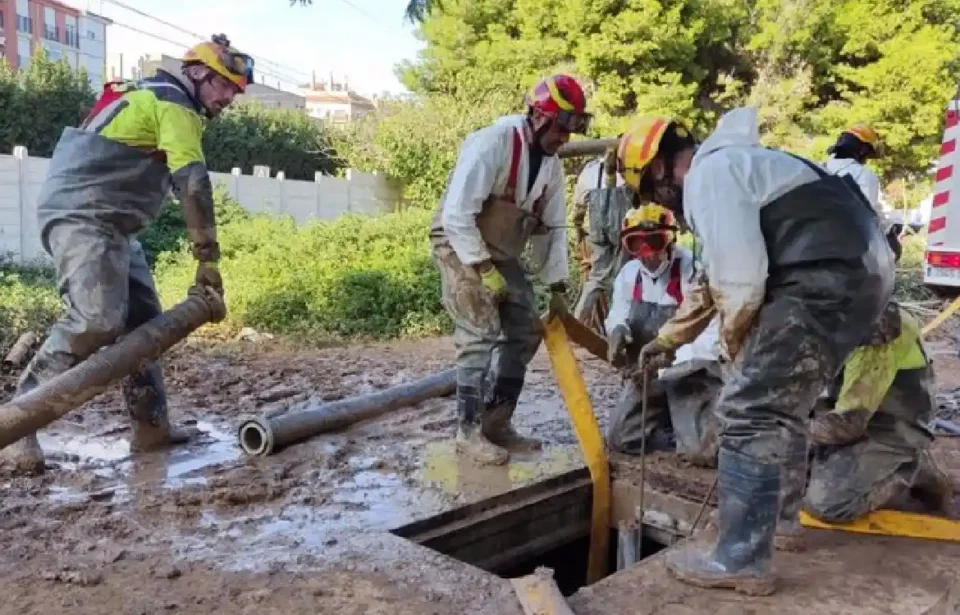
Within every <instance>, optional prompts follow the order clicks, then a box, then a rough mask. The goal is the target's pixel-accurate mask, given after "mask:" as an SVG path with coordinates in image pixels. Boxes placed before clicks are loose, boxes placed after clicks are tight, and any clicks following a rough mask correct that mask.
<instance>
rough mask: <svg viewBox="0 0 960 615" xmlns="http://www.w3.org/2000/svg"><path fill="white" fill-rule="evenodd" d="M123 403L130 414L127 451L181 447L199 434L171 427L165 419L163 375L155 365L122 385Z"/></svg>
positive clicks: (190, 429) (166, 417)
mask: <svg viewBox="0 0 960 615" xmlns="http://www.w3.org/2000/svg"><path fill="white" fill-rule="evenodd" d="M123 399H124V402H125V403H126V406H127V411H129V412H130V427H131V430H132V432H133V436H132V437H131V439H130V451H131V452H135V453H140V452H146V451H153V450H159V449H164V448H168V447H170V446H173V445H177V444H184V443H186V442H189V441H190V440H191V439H192V438H194V437H195V436H196V435H197V434H198V433H199V431H198V430H197V429H192V428H183V427H175V426H172V425H171V424H170V419H169V417H168V416H167V394H166V388H165V387H164V384H163V372H162V371H161V369H160V366H159V365H157V364H156V363H150V364H149V365H147V367H146V368H144V369H143V370H142V371H140V372H138V373H136V374H134V375H132V376H130V377H128V378H127V379H125V380H124V382H123Z"/></svg>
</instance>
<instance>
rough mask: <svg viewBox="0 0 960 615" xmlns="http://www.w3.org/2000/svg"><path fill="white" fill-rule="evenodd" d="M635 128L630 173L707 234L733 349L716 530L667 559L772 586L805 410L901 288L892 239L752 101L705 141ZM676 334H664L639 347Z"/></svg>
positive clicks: (655, 351) (707, 583)
mask: <svg viewBox="0 0 960 615" xmlns="http://www.w3.org/2000/svg"><path fill="white" fill-rule="evenodd" d="M624 139H625V140H626V143H623V141H621V158H622V160H621V165H622V167H623V169H624V171H623V172H624V177H625V178H626V179H627V181H628V183H629V182H630V181H631V180H630V177H631V176H632V177H635V178H637V179H636V180H635V181H637V182H638V184H639V185H638V186H637V187H638V192H639V193H640V196H641V198H646V199H649V200H653V201H655V202H657V203H661V204H663V205H666V206H669V207H671V208H676V209H677V210H678V211H679V210H680V207H681V205H682V211H683V215H684V217H685V219H686V221H687V223H688V224H689V226H690V227H691V228H692V230H693V231H694V233H695V234H696V236H697V238H698V239H699V241H700V245H701V246H702V249H703V260H704V265H705V270H706V279H707V283H708V284H709V294H710V296H711V298H712V301H713V303H714V304H715V307H716V309H717V311H718V313H719V317H720V340H721V345H722V348H723V352H724V354H725V356H726V357H727V358H728V359H730V360H731V361H732V365H731V366H730V370H729V373H727V374H725V378H724V387H723V390H722V392H721V396H720V402H719V414H720V416H721V423H722V434H721V439H720V451H719V456H718V513H719V514H718V517H719V531H718V538H717V541H716V544H714V545H713V546H712V547H708V548H704V547H703V546H702V545H697V544H693V543H691V544H688V545H686V546H685V547H684V548H681V549H677V550H674V551H672V552H671V553H670V554H668V556H667V560H666V563H667V567H668V568H669V569H670V570H671V571H672V572H673V574H674V575H675V576H677V577H678V578H679V579H681V580H683V581H686V582H688V583H691V584H695V585H699V586H702V587H726V588H733V589H736V590H738V591H741V592H744V593H750V594H769V593H772V592H773V591H775V583H774V578H773V575H772V571H771V565H770V559H771V555H772V550H773V538H774V533H775V531H776V527H777V518H778V511H779V510H781V508H782V509H783V511H784V513H785V514H788V515H790V516H791V517H793V518H794V519H792V520H795V517H796V514H797V513H798V512H799V510H798V508H799V506H797V505H795V504H794V502H799V501H800V498H801V496H802V493H803V488H804V485H805V480H804V479H805V477H806V471H805V469H804V464H805V461H806V451H807V448H806V425H805V421H806V420H807V417H809V415H810V412H811V410H812V408H813V406H814V403H815V401H816V399H817V396H818V394H819V393H820V392H821V391H822V390H823V388H824V386H825V385H826V384H827V382H828V380H830V379H831V378H833V376H834V375H835V374H836V373H837V371H838V370H839V369H840V366H841V364H842V362H843V361H844V359H845V358H846V356H847V355H848V354H849V353H850V352H851V351H852V350H853V349H854V348H855V347H856V346H857V345H858V344H859V343H860V342H861V340H862V339H863V338H864V337H865V336H866V334H867V333H868V331H869V330H870V327H871V324H872V323H873V322H874V320H875V319H876V318H877V317H878V316H879V314H880V312H881V310H882V309H883V306H884V305H885V304H886V302H887V300H888V299H889V297H890V293H891V290H892V286H893V258H892V253H891V252H890V249H889V247H888V246H887V243H886V240H885V238H884V237H883V234H882V232H881V229H880V225H879V221H878V219H877V215H876V213H875V212H874V211H873V209H872V208H871V207H870V205H869V203H867V202H866V200H865V199H864V198H863V195H862V194H860V193H859V192H857V191H856V190H854V189H853V188H852V187H851V186H849V184H848V183H847V182H846V181H845V180H843V179H841V178H838V177H836V176H833V175H829V174H827V173H826V172H825V171H824V170H823V169H822V168H821V167H820V166H818V165H816V164H813V163H811V162H809V161H806V160H802V159H799V158H796V157H794V156H791V155H790V154H787V153H785V152H781V151H777V150H773V149H768V148H765V147H763V146H761V145H760V142H759V134H758V129H757V117H756V110H755V109H753V108H741V109H735V110H733V111H731V112H729V113H727V114H726V115H724V117H723V118H722V119H721V120H720V122H719V124H718V126H717V129H716V130H715V132H714V133H713V134H712V135H711V136H710V137H709V138H708V139H707V140H706V141H705V142H704V143H703V144H702V145H701V146H700V147H699V148H697V147H696V145H695V143H694V140H693V138H692V137H691V136H690V135H689V134H688V133H687V132H686V130H684V129H683V128H681V127H680V126H679V125H678V124H677V123H676V122H674V121H672V120H671V119H670V118H644V119H642V120H641V121H640V122H638V123H637V124H636V125H635V127H634V128H633V129H632V130H631V131H629V132H628V133H627V135H626V136H625V137H624ZM631 170H632V171H634V173H633V174H631V173H630V171H631ZM668 332H669V329H668ZM674 343H675V340H673V339H671V338H670V337H669V336H658V337H657V339H655V340H654V341H652V342H650V343H649V344H648V345H647V346H646V347H644V349H643V351H642V352H641V360H642V361H647V360H649V359H650V357H652V356H654V355H659V354H663V353H669V352H671V351H672V350H673V349H674V348H676V346H675V345H674ZM781 485H782V486H783V487H784V489H785V493H784V494H783V496H782V497H783V500H784V505H783V506H782V507H781V503H780V500H781V493H780V492H781ZM788 503H789V505H788Z"/></svg>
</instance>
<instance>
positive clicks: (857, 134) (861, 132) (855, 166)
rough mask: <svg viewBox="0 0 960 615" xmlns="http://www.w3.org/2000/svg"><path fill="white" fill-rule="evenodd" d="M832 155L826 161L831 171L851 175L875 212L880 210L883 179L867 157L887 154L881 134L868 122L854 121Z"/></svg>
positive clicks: (844, 132) (826, 166)
mask: <svg viewBox="0 0 960 615" xmlns="http://www.w3.org/2000/svg"><path fill="white" fill-rule="evenodd" d="M827 154H829V155H830V158H829V159H828V160H827V162H826V163H825V164H824V168H825V169H826V170H827V172H828V173H830V174H832V175H839V176H841V177H842V176H849V177H850V178H851V179H852V180H853V181H855V182H856V183H857V186H858V187H859V188H860V191H861V192H863V196H864V197H866V199H867V200H868V201H870V206H871V207H873V209H874V211H876V212H877V213H879V212H880V178H879V177H877V174H876V173H874V172H873V171H872V170H871V169H870V167H868V166H867V164H866V163H867V160H869V159H871V158H877V157H878V156H881V155H883V145H882V144H881V143H880V135H879V134H877V131H875V130H874V129H873V128H871V127H870V126H867V125H866V124H854V125H853V126H851V127H850V128H848V129H846V130H844V131H843V132H841V133H840V136H839V137H837V142H836V143H834V144H833V145H831V146H830V147H829V148H828V149H827Z"/></svg>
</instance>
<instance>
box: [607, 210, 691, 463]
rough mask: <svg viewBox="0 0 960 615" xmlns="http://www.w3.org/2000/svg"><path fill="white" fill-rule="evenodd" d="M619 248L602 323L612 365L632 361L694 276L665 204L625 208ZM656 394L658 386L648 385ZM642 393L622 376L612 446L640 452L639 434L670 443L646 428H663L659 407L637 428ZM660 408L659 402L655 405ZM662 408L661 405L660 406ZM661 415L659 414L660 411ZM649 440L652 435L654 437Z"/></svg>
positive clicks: (660, 446) (657, 446)
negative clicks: (622, 258) (622, 256)
mask: <svg viewBox="0 0 960 615" xmlns="http://www.w3.org/2000/svg"><path fill="white" fill-rule="evenodd" d="M620 238H621V239H620V241H621V242H622V244H623V249H624V250H625V251H626V252H627V254H629V255H630V256H631V257H632V259H631V260H629V261H627V263H626V264H625V265H624V266H623V268H622V269H620V272H619V273H618V274H617V277H616V280H615V281H614V284H613V296H612V299H611V301H610V313H609V315H608V316H607V320H606V323H605V326H606V329H607V331H608V332H609V333H608V335H607V347H608V349H609V350H608V352H609V357H608V359H609V360H610V363H611V364H612V365H613V366H615V367H625V366H626V367H629V366H633V365H636V360H637V356H638V355H639V353H640V349H641V348H642V347H643V345H644V344H646V343H647V342H649V341H651V340H652V339H654V338H655V337H656V336H657V331H658V330H659V329H660V327H661V326H662V325H663V323H665V322H666V321H667V320H668V319H669V318H670V317H672V316H673V315H674V314H675V313H676V311H677V307H679V306H680V304H681V303H683V295H684V291H685V290H689V285H690V283H691V282H692V281H693V279H694V268H693V254H691V253H690V251H689V250H687V249H686V248H684V247H681V246H678V245H677V223H676V219H675V217H674V215H673V212H671V211H670V210H669V209H667V208H666V207H663V206H661V205H655V204H647V205H643V206H641V207H638V208H636V209H631V210H630V211H628V212H627V214H626V216H625V217H624V219H623V223H622V229H621V232H620ZM648 393H652V394H653V395H654V396H658V397H659V394H660V391H659V390H657V391H648ZM641 402H642V393H641V391H640V389H639V387H638V385H637V383H636V382H635V381H634V378H632V377H631V378H627V380H626V382H625V384H624V389H623V392H622V393H621V395H620V400H619V401H618V402H617V406H616V408H615V409H614V412H613V415H612V416H611V418H610V426H609V428H608V430H607V443H608V445H609V446H610V448H612V449H613V450H615V451H619V452H622V453H639V451H640V447H641V444H642V443H643V440H644V439H649V440H648V444H651V443H653V446H651V447H650V448H651V450H653V449H671V450H672V448H673V447H672V444H671V443H669V442H667V441H662V440H663V438H660V439H659V440H658V439H657V438H652V437H651V434H654V433H661V434H662V433H663V429H659V430H658V428H663V427H664V426H665V424H666V423H668V421H669V418H668V417H667V416H666V415H665V413H664V412H654V413H652V414H649V413H648V416H647V423H646V433H641V428H640V423H641V417H640V410H641V405H642V404H641ZM660 408H662V405H661V406H660ZM663 410H665V408H663ZM661 415H662V416H661ZM653 441H656V442H655V443H654V442H653Z"/></svg>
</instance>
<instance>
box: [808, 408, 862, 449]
mask: <svg viewBox="0 0 960 615" xmlns="http://www.w3.org/2000/svg"><path fill="white" fill-rule="evenodd" d="M872 416H873V415H872V414H871V413H870V412H869V411H867V410H844V411H842V412H838V411H836V410H833V411H830V412H827V413H826V414H821V415H820V416H818V417H817V418H815V419H813V420H812V421H810V428H809V430H810V441H811V442H813V443H814V444H819V445H821V446H841V445H843V444H849V443H851V442H856V441H857V440H859V439H860V438H862V437H863V436H864V434H865V433H866V432H867V423H869V422H870V417H872Z"/></svg>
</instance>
